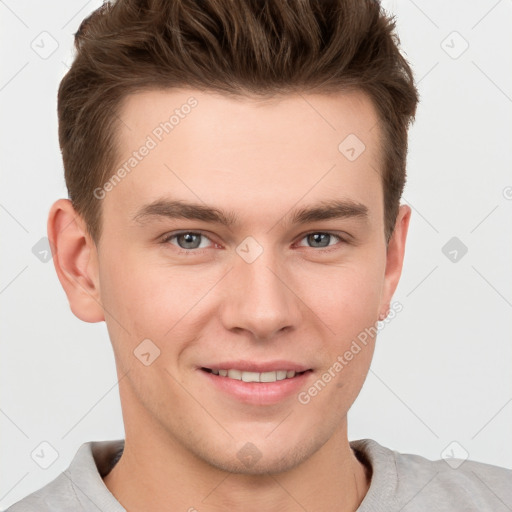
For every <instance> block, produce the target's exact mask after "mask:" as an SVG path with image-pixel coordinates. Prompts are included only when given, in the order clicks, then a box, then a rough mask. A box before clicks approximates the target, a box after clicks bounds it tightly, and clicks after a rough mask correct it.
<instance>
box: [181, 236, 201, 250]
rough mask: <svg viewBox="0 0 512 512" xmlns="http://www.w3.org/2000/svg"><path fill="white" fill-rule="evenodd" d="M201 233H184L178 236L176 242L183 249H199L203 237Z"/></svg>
mask: <svg viewBox="0 0 512 512" xmlns="http://www.w3.org/2000/svg"><path fill="white" fill-rule="evenodd" d="M202 236H203V235H201V234H199V233H182V234H181V235H176V241H177V242H178V245H179V246H180V247H181V248H182V249H197V248H198V247H199V246H200V245H201V237H202Z"/></svg>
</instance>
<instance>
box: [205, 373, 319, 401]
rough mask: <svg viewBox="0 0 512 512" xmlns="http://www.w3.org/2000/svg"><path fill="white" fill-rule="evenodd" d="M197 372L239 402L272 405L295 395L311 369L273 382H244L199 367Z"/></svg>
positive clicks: (302, 385)
mask: <svg viewBox="0 0 512 512" xmlns="http://www.w3.org/2000/svg"><path fill="white" fill-rule="evenodd" d="M199 372H200V373H201V374H202V375H204V376H205V377H206V378H207V379H208V380H209V381H210V382H211V383H212V384H213V385H214V386H216V387H217V388H218V389H220V390H221V391H223V392H224V393H227V394H229V395H231V396H233V397H234V398H236V399H237V400H239V401H240V402H243V403H246V404H252V405H273V404H277V403H279V402H281V401H282V400H284V399H285V398H288V397H290V396H292V395H296V394H297V393H298V392H299V391H300V389H301V388H302V387H304V385H305V383H306V380H307V379H309V377H310V375H311V373H312V370H308V371H306V372H304V373H301V374H300V375H296V376H295V377H293V378H291V379H284V380H277V381H275V382H244V381H242V380H236V379H230V378H229V377H222V376H221V375H215V374H213V373H210V372H207V371H205V370H201V369H200V368H199Z"/></svg>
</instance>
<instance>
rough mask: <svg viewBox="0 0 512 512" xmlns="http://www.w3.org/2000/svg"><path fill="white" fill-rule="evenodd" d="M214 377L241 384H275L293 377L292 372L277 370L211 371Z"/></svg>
mask: <svg viewBox="0 0 512 512" xmlns="http://www.w3.org/2000/svg"><path fill="white" fill-rule="evenodd" d="M212 373H213V374H215V375H220V376H221V377H229V378H230V379H235V380H241V381H243V382H276V381H278V380H284V379H292V378H293V377H295V375H296V372H295V371H294V370H277V371H275V372H262V373H258V372H242V371H240V370H235V369H230V370H212Z"/></svg>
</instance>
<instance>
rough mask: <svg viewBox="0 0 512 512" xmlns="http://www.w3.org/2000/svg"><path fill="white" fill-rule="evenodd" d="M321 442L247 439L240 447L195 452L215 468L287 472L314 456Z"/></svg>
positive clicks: (255, 472)
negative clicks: (284, 442)
mask: <svg viewBox="0 0 512 512" xmlns="http://www.w3.org/2000/svg"><path fill="white" fill-rule="evenodd" d="M322 444H323V443H322V442H318V443H317V442H315V439H312V438H310V439H308V441H307V442H306V441H304V442H302V443H299V444H296V445H295V446H289V447H284V446H283V445H282V443H280V446H276V445H274V444H273V443H269V442H268V441H267V440H264V439H263V440H261V441H260V442H258V441H256V442H254V443H253V442H250V441H248V442H246V443H245V444H243V445H242V446H241V447H240V448H238V447H237V448H235V447H230V448H229V449H226V450H225V451H223V452H219V450H218V449H215V450H208V451H206V452H203V453H196V456H198V457H199V458H200V459H202V460H203V461H205V462H206V463H208V464H210V465H211V466H213V467H216V468H217V469H220V470H222V471H226V472H229V473H234V474H238V475H265V474H277V473H282V472H286V471H290V470H292V469H294V468H295V467H297V466H299V465H300V464H301V463H302V462H304V461H305V460H307V459H308V458H309V457H310V456H311V455H313V454H314V453H315V452H316V451H317V450H318V449H319V448H320V447H321V446H322Z"/></svg>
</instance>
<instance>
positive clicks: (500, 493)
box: [7, 439, 512, 512]
mask: <svg viewBox="0 0 512 512" xmlns="http://www.w3.org/2000/svg"><path fill="white" fill-rule="evenodd" d="M350 446H351V447H352V449H353V450H354V452H355V454H356V456H357V457H358V459H359V460H360V461H361V462H363V463H364V464H366V465H367V466H368V467H371V475H372V476H371V484H370V488H369V490H368V493H367V494H366V496H365V497H364V499H363V502H362V503H361V505H360V507H359V508H358V509H357V510H358V512H374V511H375V512H377V511H378V512H399V511H400V512H418V511H429V512H430V511H437V512H444V511H454V510H456V511H464V512H469V511H479V512H482V511H489V512H491V511H492V512H501V511H503V512H505V511H508V512H510V511H512V470H509V469H505V468H500V467H497V466H491V465H489V464H483V463H480V462H473V461H469V460H466V461H464V462H462V464H460V465H459V466H458V463H456V462H455V459H450V460H449V462H450V464H448V462H447V461H446V460H443V459H441V460H437V461H431V460H428V459H425V458H424V457H420V456H419V455H410V454H401V453H398V452H396V451H393V450H390V449H388V448H385V447H383V446H381V445H380V444H378V443H377V442H375V441H373V440H372V439H361V440H358V441H351V442H350ZM123 447H124V440H123V439H120V440H116V441H91V442H88V443H84V444H82V446H81V447H80V449H79V450H78V452H77V453H76V455H75V457H74V458H73V460H72V462H71V464H70V466H69V467H68V469H67V470H66V471H64V472H63V473H61V474H60V475H59V476H58V477H57V478H55V479H54V480H52V481H51V482H50V483H48V484H47V485H45V486H44V487H43V488H41V489H39V490H38V491H36V492H34V493H32V494H29V495H28V496H27V497H25V498H23V499H22V500H21V501H19V502H18V503H16V504H14V505H12V506H11V507H9V508H8V509H7V512H75V511H76V512H78V511H83V512H98V511H103V512H126V511H125V509H124V508H123V507H122V506H121V504H120V503H119V502H118V501H117V500H116V498H115V497H114V496H113V494H111V492H110V491H109V490H108V488H107V487H106V486H105V484H104V483H103V480H102V477H103V476H105V475H106V474H107V473H108V472H109V471H110V470H111V469H112V468H113V467H114V465H115V464H116V462H117V461H118V460H119V458H120V456H121V454H122V450H123ZM456 466H458V467H456ZM340 492H341V490H340Z"/></svg>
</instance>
